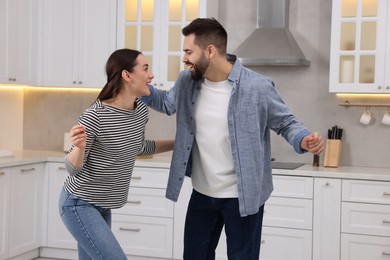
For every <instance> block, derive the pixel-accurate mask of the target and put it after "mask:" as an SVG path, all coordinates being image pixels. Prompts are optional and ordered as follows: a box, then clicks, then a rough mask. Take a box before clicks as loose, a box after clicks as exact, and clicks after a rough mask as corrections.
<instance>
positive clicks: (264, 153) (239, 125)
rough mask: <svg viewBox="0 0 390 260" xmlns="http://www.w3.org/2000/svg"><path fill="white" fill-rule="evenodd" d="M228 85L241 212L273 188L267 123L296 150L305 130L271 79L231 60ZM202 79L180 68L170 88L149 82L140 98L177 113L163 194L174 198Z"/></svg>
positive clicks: (186, 163)
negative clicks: (151, 84) (173, 141)
mask: <svg viewBox="0 0 390 260" xmlns="http://www.w3.org/2000/svg"><path fill="white" fill-rule="evenodd" d="M227 80H228V82H229V84H231V86H232V88H233V90H232V93H231V97H230V102H229V107H228V127H229V135H230V142H231V148H232V155H233V163H234V168H235V171H236V174H237V188H238V200H239V208H240V214H241V216H243V217H244V216H247V215H251V214H255V213H257V212H258V210H259V207H260V206H261V205H263V204H264V203H265V201H266V200H267V199H268V197H269V196H270V194H271V192H272V190H273V184H272V169H271V146H270V129H272V130H273V131H275V132H276V133H277V134H280V135H281V136H283V137H284V138H285V139H286V140H287V142H289V143H290V144H291V145H292V146H293V147H294V149H295V151H296V152H297V153H303V152H304V151H303V150H302V149H301V147H300V142H301V140H302V138H303V137H304V136H306V135H309V134H310V132H309V131H308V130H307V129H306V128H305V127H304V126H303V124H302V123H301V122H299V121H298V120H297V118H296V117H295V116H294V115H292V114H291V112H290V111H289V109H288V108H287V106H286V105H285V103H284V101H283V100H282V98H281V96H280V94H279V92H278V91H277V89H276V88H275V87H274V83H273V81H272V80H271V79H269V78H267V77H264V76H262V75H260V74H258V73H256V72H254V71H252V70H249V69H247V68H245V67H243V66H242V65H241V63H240V62H239V60H236V61H235V63H234V66H233V69H232V70H231V72H230V74H229V76H228V79H227ZM200 88H201V81H194V80H192V79H191V74H190V71H183V72H181V73H180V75H179V77H178V79H177V80H176V82H175V84H174V86H173V87H172V89H170V90H169V91H165V90H161V89H156V88H153V87H152V86H150V89H151V94H150V96H148V97H143V98H142V100H143V101H144V102H145V103H146V104H147V105H148V106H150V107H152V108H153V109H155V110H157V111H160V112H163V113H166V114H168V115H172V114H174V113H176V121H177V131H176V137H175V145H174V151H173V156H172V162H171V169H170V175H169V180H168V186H167V191H166V197H167V198H168V199H171V200H173V201H177V199H178V196H179V193H180V189H181V187H182V184H183V181H184V176H185V175H187V176H191V171H192V156H191V151H192V146H193V143H194V134H195V131H196V128H195V122H194V118H195V117H194V111H195V103H196V98H197V97H198V94H199V90H200Z"/></svg>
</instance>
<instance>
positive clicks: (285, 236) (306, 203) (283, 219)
mask: <svg viewBox="0 0 390 260" xmlns="http://www.w3.org/2000/svg"><path fill="white" fill-rule="evenodd" d="M274 183H275V185H274V186H275V190H274V192H273V193H272V196H271V197H270V199H269V200H268V201H267V203H266V205H265V208H264V219H263V230H262V239H261V248H260V259H267V260H268V259H275V260H276V259H280V260H284V259H294V260H295V259H296V260H309V259H311V254H312V251H311V248H312V244H311V241H312V211H313V179H312V178H310V177H307V178H296V177H289V176H274ZM191 193H192V184H191V180H190V179H189V178H186V179H185V181H184V184H183V188H182V190H181V192H180V196H179V199H178V201H177V202H176V203H175V211H174V213H175V214H174V220H175V223H174V227H175V233H174V243H173V245H174V247H173V249H174V257H173V258H174V259H182V257H183V234H184V222H185V215H186V211H187V205H188V201H189V198H190V196H191ZM292 245H294V246H292ZM281 247H282V248H285V250H275V248H281ZM216 259H219V260H224V259H227V246H226V235H225V234H224V230H223V231H222V234H221V238H220V240H219V243H218V247H217V249H216Z"/></svg>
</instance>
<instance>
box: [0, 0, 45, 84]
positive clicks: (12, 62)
mask: <svg viewBox="0 0 390 260" xmlns="http://www.w3.org/2000/svg"><path fill="white" fill-rule="evenodd" d="M39 10H40V4H39V3H38V1H36V0H0V35H1V38H0V83H3V84H35V83H36V81H37V75H38V73H37V71H38V35H39V31H38V24H39V19H40V17H41V15H40V13H39Z"/></svg>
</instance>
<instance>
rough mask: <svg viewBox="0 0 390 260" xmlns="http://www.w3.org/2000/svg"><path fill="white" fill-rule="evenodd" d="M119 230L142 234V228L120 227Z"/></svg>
mask: <svg viewBox="0 0 390 260" xmlns="http://www.w3.org/2000/svg"><path fill="white" fill-rule="evenodd" d="M119 230H122V231H131V232H140V231H141V229H140V228H124V227H120V228H119Z"/></svg>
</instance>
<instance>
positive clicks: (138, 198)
mask: <svg viewBox="0 0 390 260" xmlns="http://www.w3.org/2000/svg"><path fill="white" fill-rule="evenodd" d="M168 171H169V170H168V169H166V168H153V167H135V168H134V171H133V175H132V180H131V184H130V189H129V195H128V200H127V203H126V205H125V206H124V207H122V208H120V209H116V210H113V211H112V231H113V232H114V235H115V236H116V238H117V239H118V241H119V243H120V245H121V246H122V248H123V250H124V251H125V253H126V255H128V256H129V258H131V259H133V258H134V257H136V256H138V257H157V258H168V259H172V247H173V244H172V242H173V202H172V201H170V200H167V199H166V198H165V189H166V184H167V181H168V175H169V173H168Z"/></svg>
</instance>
